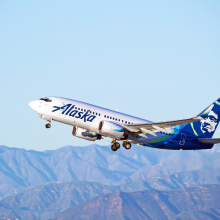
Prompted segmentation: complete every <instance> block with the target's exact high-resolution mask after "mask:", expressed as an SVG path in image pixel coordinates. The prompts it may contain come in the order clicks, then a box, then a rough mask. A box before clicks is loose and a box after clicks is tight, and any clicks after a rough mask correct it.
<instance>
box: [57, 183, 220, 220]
mask: <svg viewBox="0 0 220 220" xmlns="http://www.w3.org/2000/svg"><path fill="white" fill-rule="evenodd" d="M219 192H220V186H219V185H207V186H195V187H191V188H186V189H178V190H173V191H155V190H147V191H139V192H132V193H124V192H114V193H110V194H105V195H100V196H97V197H95V198H92V199H89V200H87V201H85V202H82V203H80V204H79V205H76V206H72V207H70V208H68V209H67V210H65V211H63V212H61V213H60V214H58V215H57V216H56V217H54V218H53V220H72V219H74V220H84V219H87V220H101V219H106V220H115V219H117V220H127V219H137V220H142V219H144V220H148V219H149V220H152V219H161V220H163V219H164V220H165V219H166V220H167V219H178V220H180V219H184V220H186V219H190V220H192V219H204V220H209V219H213V220H214V219H220V203H219V201H220V193H219ZM198 216H199V218H198Z"/></svg>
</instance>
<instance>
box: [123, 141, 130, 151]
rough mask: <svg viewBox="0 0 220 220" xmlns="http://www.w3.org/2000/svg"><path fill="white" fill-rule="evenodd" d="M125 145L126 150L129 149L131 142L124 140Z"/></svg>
mask: <svg viewBox="0 0 220 220" xmlns="http://www.w3.org/2000/svg"><path fill="white" fill-rule="evenodd" d="M123 147H124V148H125V149H126V150H129V149H131V144H130V143H129V142H127V141H124V142H123Z"/></svg>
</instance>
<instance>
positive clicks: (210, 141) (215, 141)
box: [198, 138, 220, 144]
mask: <svg viewBox="0 0 220 220" xmlns="http://www.w3.org/2000/svg"><path fill="white" fill-rule="evenodd" d="M198 141H200V142H202V143H204V144H219V143H220V138H212V139H211V138H202V139H198Z"/></svg>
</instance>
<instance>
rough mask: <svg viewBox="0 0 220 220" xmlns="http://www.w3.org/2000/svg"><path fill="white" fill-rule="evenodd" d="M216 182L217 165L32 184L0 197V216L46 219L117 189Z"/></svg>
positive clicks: (219, 173) (218, 176) (219, 177)
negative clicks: (114, 179)
mask: <svg viewBox="0 0 220 220" xmlns="http://www.w3.org/2000/svg"><path fill="white" fill-rule="evenodd" d="M210 183H212V184H213V183H218V184H219V185H220V169H216V170H203V171H185V172H180V173H177V174H172V175H170V176H161V177H149V178H147V179H145V180H140V181H136V182H133V183H125V184H122V185H119V186H106V185H103V184H100V183H91V182H90V183H89V182H71V183H62V184H59V183H49V184H46V185H43V186H37V187H33V188H31V189H28V190H26V191H24V192H22V193H19V194H16V195H14V196H9V197H6V198H4V199H3V200H1V201H0V217H4V218H16V217H17V218H19V219H49V218H52V217H54V216H55V215H57V214H58V213H60V212H62V211H64V210H65V209H67V208H69V207H70V206H73V205H77V204H79V203H81V202H84V201H86V200H88V199H91V198H93V197H95V196H99V195H102V194H107V193H111V192H116V191H122V192H134V191H144V190H148V189H157V190H173V189H179V188H181V187H190V186H195V185H198V184H210Z"/></svg>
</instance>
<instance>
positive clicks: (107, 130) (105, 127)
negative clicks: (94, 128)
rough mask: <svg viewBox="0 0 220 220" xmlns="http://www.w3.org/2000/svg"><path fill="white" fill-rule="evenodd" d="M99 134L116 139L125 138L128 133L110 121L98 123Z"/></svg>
mask: <svg viewBox="0 0 220 220" xmlns="http://www.w3.org/2000/svg"><path fill="white" fill-rule="evenodd" d="M99 133H100V134H102V135H104V136H109V137H112V138H116V139H120V138H127V136H128V131H127V130H125V128H124V127H122V126H121V125H119V124H116V123H114V122H110V121H100V123H99Z"/></svg>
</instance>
